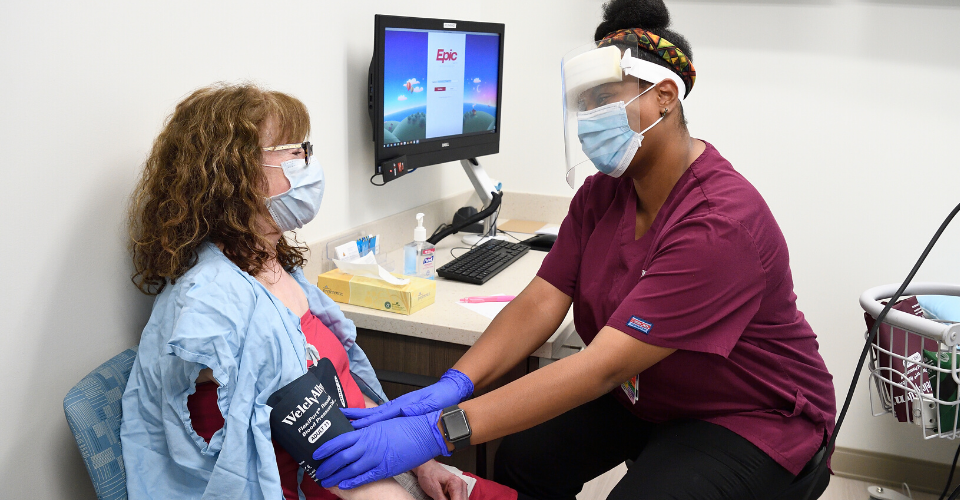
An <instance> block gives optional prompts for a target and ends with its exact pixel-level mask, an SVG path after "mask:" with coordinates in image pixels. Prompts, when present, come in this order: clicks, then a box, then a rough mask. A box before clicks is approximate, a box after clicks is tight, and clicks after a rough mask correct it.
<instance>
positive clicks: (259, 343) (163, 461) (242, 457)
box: [120, 243, 386, 500]
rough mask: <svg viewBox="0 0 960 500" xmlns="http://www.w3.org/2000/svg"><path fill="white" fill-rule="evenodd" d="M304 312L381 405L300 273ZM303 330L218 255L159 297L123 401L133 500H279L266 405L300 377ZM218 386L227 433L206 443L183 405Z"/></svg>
mask: <svg viewBox="0 0 960 500" xmlns="http://www.w3.org/2000/svg"><path fill="white" fill-rule="evenodd" d="M292 274H293V277H294V278H295V279H296V280H297V282H299V283H300V286H301V287H302V288H303V291H304V292H305V293H306V295H307V300H308V301H309V303H310V310H311V311H312V312H313V313H314V314H315V315H316V316H317V317H318V318H319V319H320V320H321V321H322V322H323V324H324V325H326V326H327V327H328V328H329V329H330V330H331V331H332V332H333V333H334V334H335V335H336V336H337V338H339V339H340V341H341V342H342V343H343V347H344V348H345V349H346V351H347V356H348V357H349V359H350V370H351V372H353V374H354V377H355V378H357V379H359V380H358V385H360V387H361V390H363V391H364V392H365V393H366V394H367V396H369V397H371V399H373V400H374V401H384V400H386V396H384V394H383V390H382V389H381V387H380V383H379V382H378V381H377V379H376V376H375V374H374V371H373V367H372V366H371V365H370V361H369V360H368V359H367V356H366V354H364V353H363V350H361V349H360V346H358V345H356V337H357V333H356V328H355V327H354V325H353V322H352V321H350V320H348V319H346V318H345V317H344V316H343V313H342V312H341V311H340V308H339V307H338V306H337V305H336V303H334V302H333V301H332V300H331V299H330V298H329V297H327V296H326V295H324V294H323V293H322V292H321V291H320V290H319V289H318V288H317V287H315V286H314V285H312V284H310V283H308V282H307V281H306V279H305V278H304V276H303V271H301V270H300V269H297V270H296V271H295V272H293V273H292ZM305 348H306V340H305V339H304V336H303V332H302V331H301V330H300V319H299V318H297V317H296V316H295V315H294V314H293V313H292V312H291V311H290V310H289V309H287V307H286V306H284V305H283V303H282V302H280V301H279V300H278V299H277V298H276V297H274V296H273V294H271V293H270V292H268V291H267V289H266V288H264V287H263V285H261V284H260V283H259V282H258V281H257V280H256V279H254V278H253V277H252V276H250V275H249V274H247V273H245V272H243V271H242V270H240V268H239V267H237V266H236V265H235V264H234V263H233V262H231V261H230V260H229V259H227V258H226V256H224V255H223V253H222V252H221V251H220V250H219V249H218V248H217V247H216V246H215V245H213V244H210V243H205V244H203V245H202V246H201V248H200V249H199V251H198V261H197V263H196V265H194V266H193V267H192V268H190V270H188V271H187V272H186V273H185V274H184V275H183V276H182V277H181V278H180V279H178V280H177V282H176V284H174V285H172V286H170V285H168V286H167V287H166V288H164V290H163V292H161V293H160V294H159V295H158V296H157V298H156V301H155V302H154V305H153V312H152V313H151V315H150V320H149V322H148V323H147V326H146V327H145V328H144V330H143V335H142V336H141V338H140V346H139V348H138V351H137V359H136V361H135V362H134V365H133V371H132V373H131V374H130V380H129V382H128V383H127V388H126V391H125V392H124V394H123V423H122V425H121V427H120V440H121V442H122V445H123V461H124V466H125V468H126V475H127V493H128V495H129V497H130V499H131V500H138V499H142V498H175V499H178V500H185V499H191V498H204V499H230V500H237V499H271V500H281V499H282V498H283V492H282V490H281V488H280V475H279V472H278V471H277V462H276V456H275V455H274V451H273V444H272V442H271V439H270V407H269V406H267V405H266V401H267V398H269V397H270V395H271V394H273V393H274V391H276V390H277V389H279V388H280V387H283V386H284V385H286V384H288V383H290V382H291V381H293V380H294V379H296V378H297V377H299V376H301V375H303V374H304V373H306V370H307V365H306V359H305ZM204 367H208V368H210V369H211V370H212V371H213V376H214V378H216V380H217V383H218V384H220V387H219V389H218V390H217V404H218V405H219V407H220V410H221V412H222V413H223V415H224V420H225V424H224V427H223V429H220V430H219V431H217V432H216V434H214V435H213V437H212V438H211V439H210V443H209V444H208V443H207V442H206V441H204V439H203V438H202V437H200V436H199V435H198V434H197V433H196V432H194V430H193V426H192V425H191V423H190V414H189V411H188V410H187V397H188V396H189V395H190V394H193V392H194V391H195V390H196V389H195V381H196V379H197V376H198V374H199V373H200V370H201V369H202V368H204Z"/></svg>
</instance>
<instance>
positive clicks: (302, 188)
mask: <svg viewBox="0 0 960 500" xmlns="http://www.w3.org/2000/svg"><path fill="white" fill-rule="evenodd" d="M265 166H267V167H276V165H265ZM280 168H281V169H283V175H284V176H286V178H287V180H288V181H290V189H288V190H286V191H285V192H283V193H280V194H278V195H276V196H271V197H270V198H267V208H268V209H269V210H270V215H271V216H272V217H273V220H274V222H276V223H277V226H278V227H280V231H284V232H285V231H292V230H294V229H298V228H301V227H303V225H304V224H306V223H308V222H310V221H311V220H313V218H314V217H316V216H317V212H319V211H320V202H321V201H323V189H324V187H325V184H326V183H325V182H324V179H323V168H321V167H320V164H319V162H318V161H317V157H316V156H311V157H310V164H309V165H307V163H306V161H304V160H287V161H285V162H283V163H281V164H280Z"/></svg>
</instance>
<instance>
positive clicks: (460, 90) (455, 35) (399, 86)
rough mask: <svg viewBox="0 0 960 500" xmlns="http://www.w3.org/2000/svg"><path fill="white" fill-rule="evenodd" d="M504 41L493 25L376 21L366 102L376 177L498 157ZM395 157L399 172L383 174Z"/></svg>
mask: <svg viewBox="0 0 960 500" xmlns="http://www.w3.org/2000/svg"><path fill="white" fill-rule="evenodd" d="M503 34H504V25H503V24H497V23H480V22H469V21H454V20H449V19H424V18H415V17H398V16H386V15H377V16H376V18H375V31H374V50H373V60H372V61H371V62H370V73H369V101H368V106H369V111H370V121H371V123H372V125H373V141H374V146H375V148H374V150H375V154H374V158H375V163H374V165H375V172H374V174H375V175H379V174H383V179H384V182H387V181H389V180H392V179H394V178H396V177H398V176H399V175H403V174H404V173H406V172H408V171H410V170H411V169H414V168H418V167H423V166H427V165H434V164H438V163H444V162H450V161H456V160H468V159H474V158H476V157H478V156H483V155H489V154H494V153H497V152H498V151H499V150H500V100H501V95H502V86H503V83H502V82H503V80H502V77H501V75H502V74H503ZM398 158H403V162H402V163H403V164H402V165H399V170H393V171H390V172H386V173H385V172H384V168H383V166H384V165H385V164H386V165H390V166H396V165H395V163H391V161H395V160H396V159H398ZM464 168H465V169H466V168H467V165H466V164H464ZM469 174H470V172H468V175H469ZM483 177H486V175H485V174H483ZM471 180H473V178H471ZM474 185H475V187H477V189H478V191H483V190H486V188H482V187H480V186H479V185H478V184H477V182H476V181H475V182H474ZM487 198H489V197H487ZM481 199H484V197H483V196H481Z"/></svg>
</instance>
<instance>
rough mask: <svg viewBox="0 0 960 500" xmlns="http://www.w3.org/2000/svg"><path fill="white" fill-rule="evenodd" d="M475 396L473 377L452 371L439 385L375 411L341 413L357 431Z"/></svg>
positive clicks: (447, 373) (346, 411)
mask: <svg viewBox="0 0 960 500" xmlns="http://www.w3.org/2000/svg"><path fill="white" fill-rule="evenodd" d="M472 394H473V382H471V381H470V378H469V377H467V376H466V375H464V374H463V373H461V372H460V371H458V370H454V369H453V368H451V369H449V370H447V371H446V373H444V374H443V376H442V377H440V381H439V382H437V383H436V384H433V385H429V386H427V387H424V388H423V389H418V390H416V391H413V392H408V393H407V394H404V395H403V396H400V397H399V398H397V399H394V400H393V401H388V402H386V403H384V404H382V405H380V406H377V407H375V408H343V409H341V411H343V414H344V415H346V416H347V418H349V419H350V420H353V422H351V423H352V424H353V428H354V429H360V428H363V427H367V426H368V425H371V424H374V423H376V422H381V421H384V420H388V419H391V418H395V417H412V416H415V415H425V414H427V413H429V412H433V411H437V410H442V409H444V408H446V407H448V406H453V405H455V404H459V403H460V402H461V401H463V400H464V399H467V398H469V397H470V395H472Z"/></svg>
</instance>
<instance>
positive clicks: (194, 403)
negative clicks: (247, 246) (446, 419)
mask: <svg viewBox="0 0 960 500" xmlns="http://www.w3.org/2000/svg"><path fill="white" fill-rule="evenodd" d="M300 330H301V331H303V336H304V337H305V338H306V340H307V343H308V344H312V345H313V346H314V347H316V348H317V351H318V352H319V353H320V356H322V357H325V358H327V359H329V360H330V361H331V362H332V363H333V366H334V367H335V368H336V369H337V376H338V377H340V385H341V386H342V387H343V392H344V397H345V398H347V405H348V406H349V407H350V408H363V407H364V406H365V403H364V400H363V393H362V392H360V387H359V386H357V382H356V381H355V380H353V375H351V374H350V359H349V358H348V357H347V351H346V350H345V349H344V348H343V344H341V343H340V340H339V339H337V336H336V335H334V334H333V332H331V331H330V329H329V328H327V326H326V325H324V324H323V322H321V321H320V319H319V318H317V317H316V316H315V315H314V314H313V313H312V312H310V311H307V313H306V314H304V315H303V317H302V318H300ZM312 365H313V363H311V362H310V361H307V366H308V367H309V366H312ZM187 409H189V410H190V420H191V422H192V423H193V429H194V430H195V431H196V432H197V434H199V435H200V437H202V438H203V439H205V440H206V441H208V442H209V441H210V438H211V437H212V436H213V434H214V433H215V432H217V430H219V429H221V428H222V427H223V423H224V420H223V415H222V414H221V413H220V408H219V407H218V406H217V385H216V384H214V383H211V382H207V383H202V384H197V391H196V392H195V393H194V394H191V395H190V396H189V397H188V398H187ZM273 449H274V452H276V455H277V467H278V468H279V469H280V486H281V487H282V488H283V497H284V498H285V499H287V500H298V499H299V498H300V496H299V494H298V493H297V473H298V469H299V465H298V464H297V462H296V461H295V460H294V459H293V457H291V456H290V454H289V453H287V452H286V450H284V449H283V448H280V447H279V446H278V445H277V444H276V443H274V445H273ZM300 489H302V490H303V494H304V495H305V496H306V498H307V499H308V500H335V499H336V498H337V497H336V496H334V495H333V493H330V492H328V491H327V490H325V489H323V488H322V487H320V485H318V484H317V483H315V482H314V481H313V480H312V479H310V477H309V476H307V475H304V476H303V481H302V482H300Z"/></svg>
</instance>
